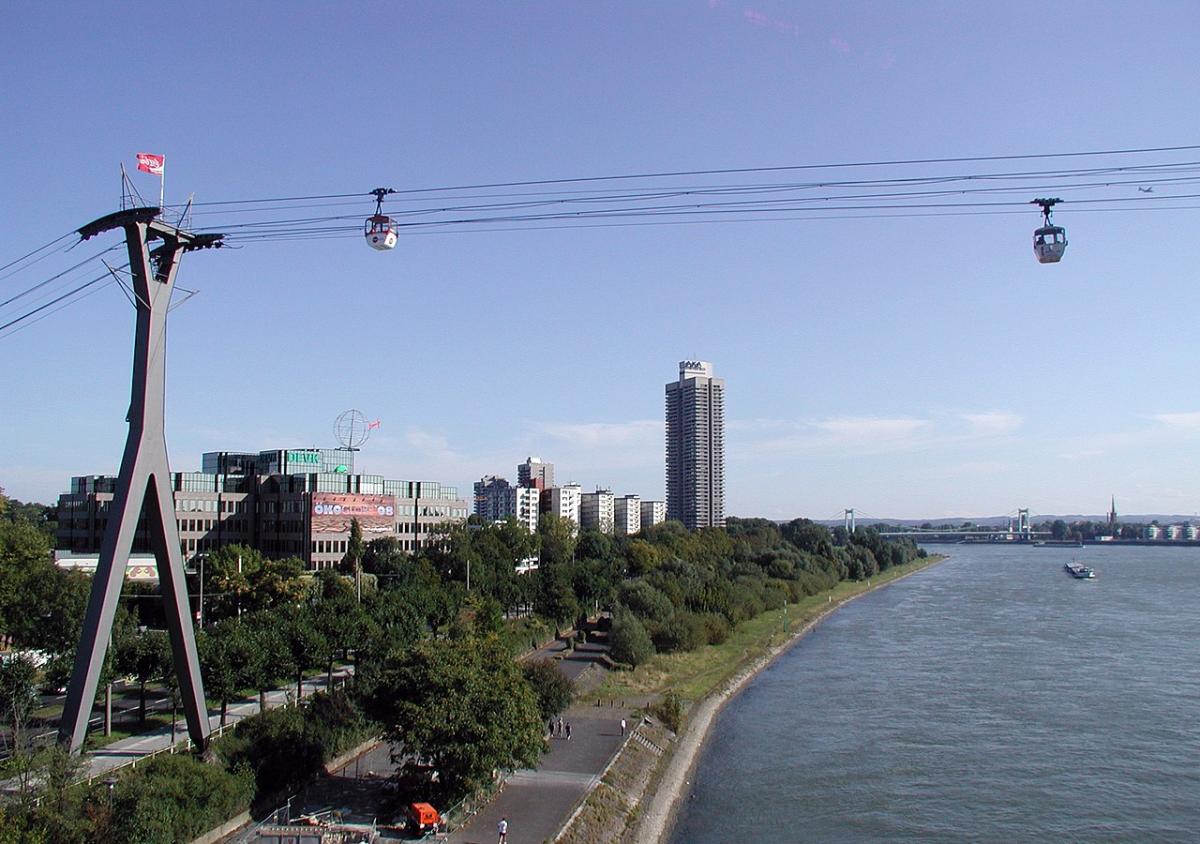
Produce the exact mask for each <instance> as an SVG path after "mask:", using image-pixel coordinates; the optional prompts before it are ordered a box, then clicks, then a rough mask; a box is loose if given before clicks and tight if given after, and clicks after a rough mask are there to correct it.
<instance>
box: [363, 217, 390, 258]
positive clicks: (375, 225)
mask: <svg viewBox="0 0 1200 844" xmlns="http://www.w3.org/2000/svg"><path fill="white" fill-rule="evenodd" d="M363 234H364V235H365V236H366V238H367V244H368V245H369V246H370V247H371V248H372V249H379V250H387V249H395V248H396V221H395V220H393V219H392V218H391V217H389V216H387V215H386V214H372V215H371V216H370V217H368V218H367V222H366V223H364V224H363Z"/></svg>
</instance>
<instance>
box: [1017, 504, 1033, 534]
mask: <svg viewBox="0 0 1200 844" xmlns="http://www.w3.org/2000/svg"><path fill="white" fill-rule="evenodd" d="M1032 532H1033V529H1032V528H1031V527H1030V526H1029V508H1028V507H1026V508H1024V509H1022V510H1017V533H1018V534H1020V536H1021V539H1022V540H1023V541H1025V542H1028V541H1029V540H1030V539H1031V538H1032Z"/></svg>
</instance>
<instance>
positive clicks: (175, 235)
mask: <svg viewBox="0 0 1200 844" xmlns="http://www.w3.org/2000/svg"><path fill="white" fill-rule="evenodd" d="M158 213H159V209H157V208H132V209H129V210H126V211H121V212H118V213H115V214H110V215H108V216H107V217H102V218H100V219H99V220H96V221H95V222H93V223H89V224H88V225H87V226H84V227H83V228H82V229H80V230H79V234H80V235H81V236H82V237H83V239H85V240H86V239H87V238H89V237H92V236H93V235H96V234H99V233H100V232H103V231H107V230H109V229H114V228H121V229H124V232H125V241H126V246H127V248H128V251H129V270H130V274H131V276H132V278H133V289H134V298H135V303H136V307H137V329H136V331H135V334H134V342H133V389H132V396H131V399H130V404H129V419H128V421H129V436H128V438H127V439H126V440H125V454H124V456H123V457H122V458H121V472H120V475H119V476H118V478H117V487H116V491H115V493H114V495H113V501H112V505H111V509H110V511H109V518H108V525H107V527H106V528H105V531H104V540H103V543H102V544H101V546H100V559H99V562H98V563H97V566H96V574H95V577H94V578H93V580H92V594H91V597H90V598H89V600H88V608H87V615H86V617H85V618H84V623H83V635H82V636H81V637H80V641H79V650H78V651H77V652H76V654H75V667H74V670H73V671H72V672H71V682H70V684H69V685H68V687H67V700H66V704H65V706H64V708H63V715H62V721H61V722H60V725H59V733H58V735H59V743H60V744H63V745H65V746H66V747H67V749H68V750H70V752H72V753H77V752H79V750H80V749H81V748H82V747H83V741H84V738H85V737H86V735H87V725H88V720H89V717H90V715H91V711H92V703H93V701H94V700H95V697H96V689H97V686H98V685H99V682H100V672H101V669H102V667H103V664H104V655H105V652H106V651H107V649H108V644H109V634H110V633H111V631H112V624H113V616H114V615H115V614H116V610H117V602H118V599H119V598H120V596H121V585H122V583H123V582H124V580H125V567H126V564H127V562H128V560H129V552H130V551H131V549H132V547H133V539H134V534H135V532H136V531H137V527H138V518H139V516H140V515H141V513H142V512H143V505H144V507H145V514H146V529H147V531H148V533H149V536H150V544H151V548H152V550H153V551H154V557H155V560H156V562H157V564H158V581H159V586H160V588H161V590H162V595H163V608H164V610H165V615H166V619H167V628H168V632H169V634H170V640H171V653H172V656H173V657H174V665H175V674H176V677H177V679H178V682H179V692H180V696H181V698H182V703H183V710H184V714H185V715H186V717H187V725H188V733H189V735H190V736H191V739H192V741H193V742H194V743H195V745H196V746H197V747H198V748H199V749H203V748H204V747H205V746H206V744H207V740H208V734H209V724H208V710H207V707H206V706H205V703H204V685H203V683H202V681H201V678H200V660H199V659H198V657H197V655H196V637H195V633H194V631H193V629H192V617H191V608H190V605H189V603H188V594H187V579H186V575H185V572H184V567H183V552H182V550H181V548H180V545H179V526H178V523H177V522H176V520H175V498H174V494H173V490H172V485H171V469H170V466H169V465H168V463H167V441H166V437H165V435H164V431H163V426H164V397H165V390H166V336H167V334H166V332H167V310H168V309H169V307H170V304H171V293H172V290H173V289H174V286H175V274H176V272H177V271H178V269H179V260H180V257H181V256H182V254H183V253H184V252H186V251H189V250H191V249H198V248H203V247H208V246H216V245H219V241H220V235H193V234H190V233H188V232H184V231H181V230H179V229H177V228H175V227H174V226H170V225H167V224H165V223H161V222H158V221H157V220H156V219H155V218H156V217H157V216H158ZM156 240H158V241H162V242H161V244H159V245H158V246H156V247H155V248H154V249H153V250H151V249H150V245H149V243H150V241H156Z"/></svg>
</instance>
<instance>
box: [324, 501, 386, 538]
mask: <svg viewBox="0 0 1200 844" xmlns="http://www.w3.org/2000/svg"><path fill="white" fill-rule="evenodd" d="M351 519H358V526H359V527H361V528H362V532H363V533H391V532H392V530H394V528H395V523H396V499H395V496H391V495H352V494H348V493H341V492H314V493H313V497H312V532H313V534H318V533H349V532H350V521H351Z"/></svg>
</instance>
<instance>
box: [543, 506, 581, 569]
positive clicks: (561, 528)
mask: <svg viewBox="0 0 1200 844" xmlns="http://www.w3.org/2000/svg"><path fill="white" fill-rule="evenodd" d="M575 532H576V527H575V522H574V521H572V520H571V519H565V518H563V517H562V516H558V515H555V514H554V513H543V514H542V515H540V516H539V517H538V536H539V537H541V540H542V552H541V565H543V566H556V565H561V564H563V563H569V562H571V560H572V559H573V558H574V555H575V544H576V539H575Z"/></svg>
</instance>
